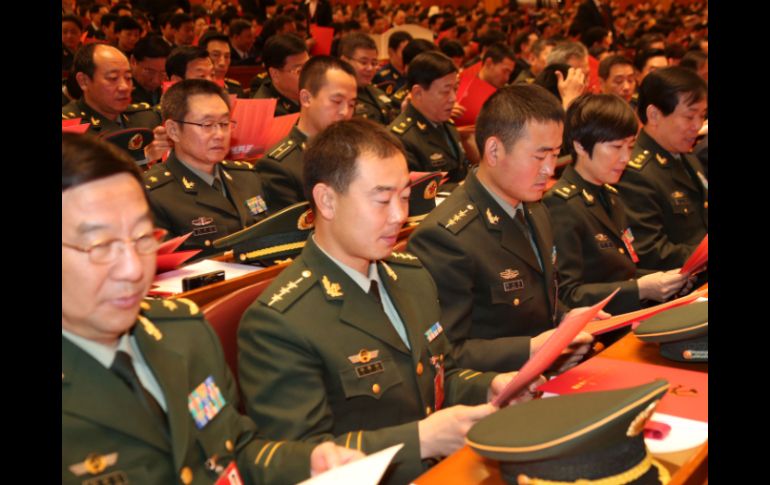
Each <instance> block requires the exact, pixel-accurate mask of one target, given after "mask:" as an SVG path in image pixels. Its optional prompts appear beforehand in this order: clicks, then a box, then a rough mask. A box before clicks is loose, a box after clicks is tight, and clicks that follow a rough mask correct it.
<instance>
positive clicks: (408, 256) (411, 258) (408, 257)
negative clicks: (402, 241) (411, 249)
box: [392, 251, 417, 261]
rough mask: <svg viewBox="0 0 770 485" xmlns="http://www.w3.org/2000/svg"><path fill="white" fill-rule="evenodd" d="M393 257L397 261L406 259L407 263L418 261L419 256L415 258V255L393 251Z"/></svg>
mask: <svg viewBox="0 0 770 485" xmlns="http://www.w3.org/2000/svg"><path fill="white" fill-rule="evenodd" d="M392 256H393V257H394V258H397V259H405V260H407V261H417V256H414V255H413V254H409V253H399V252H396V251H393V253H392Z"/></svg>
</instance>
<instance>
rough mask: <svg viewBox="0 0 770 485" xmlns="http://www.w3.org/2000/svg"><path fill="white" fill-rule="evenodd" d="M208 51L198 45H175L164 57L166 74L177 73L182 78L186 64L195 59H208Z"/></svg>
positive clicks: (169, 75)
mask: <svg viewBox="0 0 770 485" xmlns="http://www.w3.org/2000/svg"><path fill="white" fill-rule="evenodd" d="M208 58H209V53H208V52H206V50H205V49H202V48H200V47H188V46H183V47H176V48H175V49H174V50H172V51H171V53H170V54H169V56H168V59H166V75H167V76H168V77H169V79H171V76H173V75H175V74H176V75H177V76H179V77H181V78H182V79H184V77H185V73H186V72H187V65H188V64H189V63H190V62H192V61H194V60H195V59H208Z"/></svg>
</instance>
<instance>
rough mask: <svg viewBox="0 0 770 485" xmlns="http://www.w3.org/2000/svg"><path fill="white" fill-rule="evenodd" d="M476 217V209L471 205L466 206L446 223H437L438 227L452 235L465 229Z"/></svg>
mask: <svg viewBox="0 0 770 485" xmlns="http://www.w3.org/2000/svg"><path fill="white" fill-rule="evenodd" d="M475 216H476V208H475V207H474V206H473V204H468V205H466V206H465V208H464V209H460V210H458V211H457V212H456V213H455V214H454V215H453V216H452V217H450V218H449V220H447V221H446V222H439V225H441V226H443V227H444V228H445V229H447V230H449V231H450V232H451V233H453V234H457V233H459V232H460V231H461V230H462V229H463V228H465V227H466V226H467V225H468V224H469V223H470V222H471V221H472V220H473V219H474V218H475Z"/></svg>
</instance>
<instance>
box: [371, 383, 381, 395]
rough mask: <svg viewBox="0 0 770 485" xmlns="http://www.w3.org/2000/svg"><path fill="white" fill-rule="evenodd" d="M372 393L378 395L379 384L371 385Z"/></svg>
mask: <svg viewBox="0 0 770 485" xmlns="http://www.w3.org/2000/svg"><path fill="white" fill-rule="evenodd" d="M372 392H373V393H375V394H379V393H380V385H379V384H374V385H372Z"/></svg>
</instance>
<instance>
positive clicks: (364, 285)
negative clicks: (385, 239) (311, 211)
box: [310, 234, 382, 293]
mask: <svg viewBox="0 0 770 485" xmlns="http://www.w3.org/2000/svg"><path fill="white" fill-rule="evenodd" d="M310 238H311V239H312V240H313V243H314V244H315V245H316V247H317V248H318V249H319V250H321V252H322V253H323V254H324V255H326V257H327V258H329V259H330V260H331V261H332V263H334V264H336V265H337V266H339V268H340V269H341V270H342V271H343V272H344V273H345V274H346V275H348V276H349V277H350V279H351V280H353V282H354V283H356V284H357V285H358V286H360V287H361V289H362V290H364V293H368V292H369V287H370V286H371V284H372V281H376V282H377V284H378V285H379V286H380V288H381V287H382V281H381V280H380V275H379V274H378V273H377V263H376V262H373V261H370V262H369V274H368V276H364V275H362V274H361V273H359V272H358V271H356V270H354V269H353V268H351V267H350V266H348V265H346V264H345V263H343V262H342V261H340V260H339V259H337V258H335V257H334V256H332V255H331V254H329V253H328V252H326V250H325V249H324V248H322V247H321V246H319V245H318V243H317V242H316V240H315V234H313V235H312V236H310Z"/></svg>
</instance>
